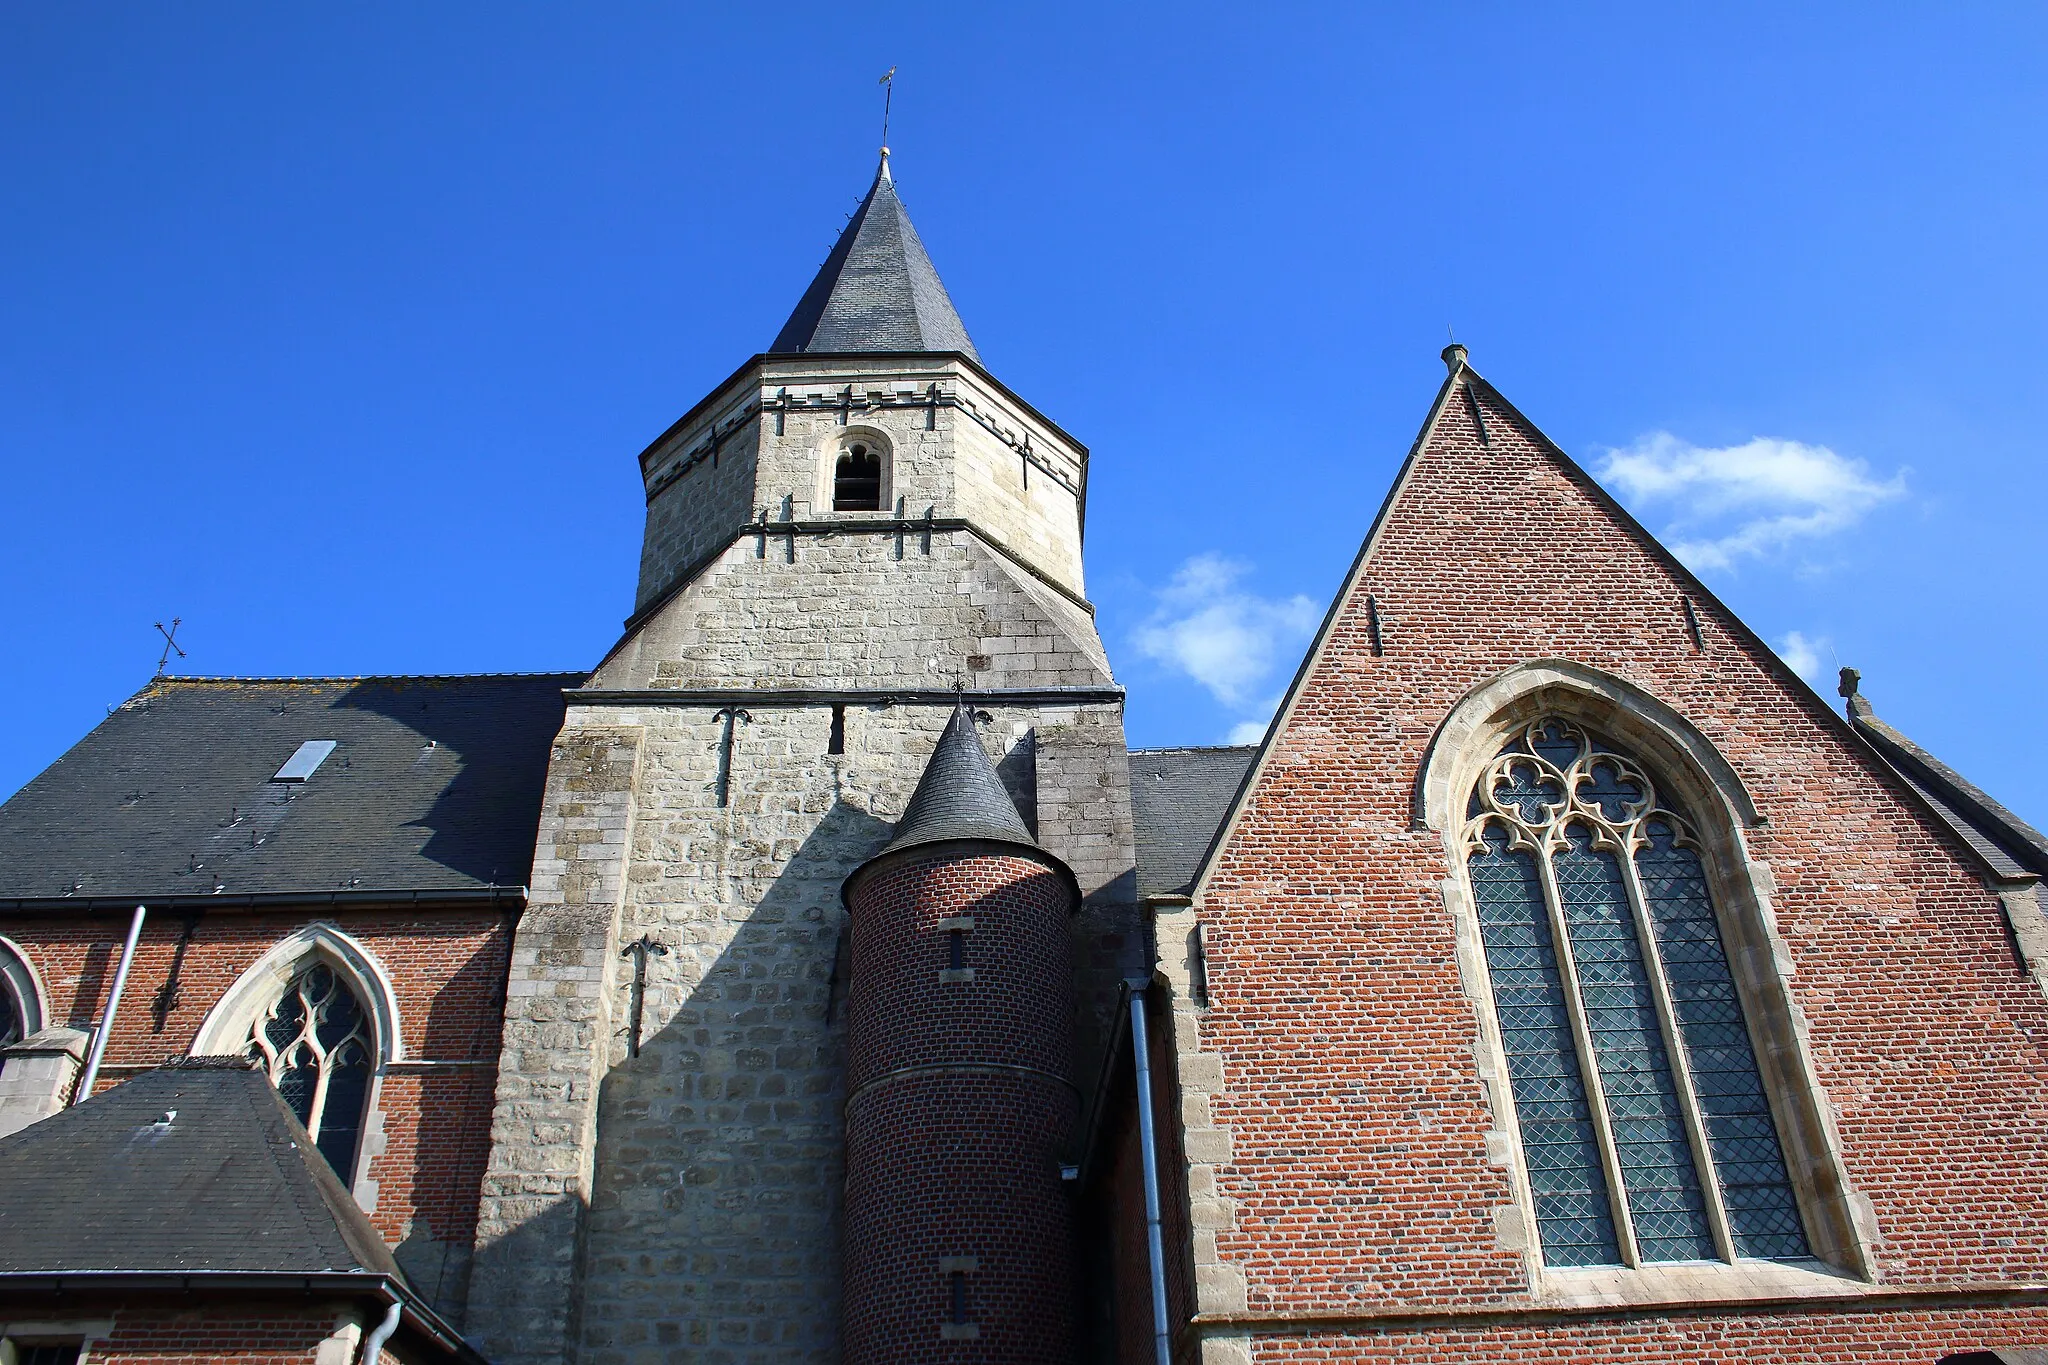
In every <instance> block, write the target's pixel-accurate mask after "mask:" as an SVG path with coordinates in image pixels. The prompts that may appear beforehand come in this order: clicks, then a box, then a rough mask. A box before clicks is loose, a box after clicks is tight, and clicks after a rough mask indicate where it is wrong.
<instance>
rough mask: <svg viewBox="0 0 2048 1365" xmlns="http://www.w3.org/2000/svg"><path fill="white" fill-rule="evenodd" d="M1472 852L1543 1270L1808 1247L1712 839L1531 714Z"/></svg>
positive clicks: (1553, 721) (1563, 725) (1468, 843)
mask: <svg viewBox="0 0 2048 1365" xmlns="http://www.w3.org/2000/svg"><path fill="white" fill-rule="evenodd" d="M1463 847H1464V850H1465V864H1466V871H1467V876H1468V877H1469V879H1470V883H1471V887H1472V893H1473V900H1474V903H1475V905H1476V907H1477V910H1478V919H1479V930H1480V938H1481V941H1482V944H1483V947H1484V952H1485V959H1486V966H1487V974H1488V976H1489V977H1490V979H1491V983H1492V990H1493V996H1494V1012H1495V1017H1496V1019H1497V1022H1498V1024H1499V1028H1500V1033H1501V1040H1502V1045H1503V1047H1504V1050H1505V1052H1506V1054H1507V1062H1508V1072H1509V1084H1510V1089H1511V1091H1512V1094H1513V1100H1514V1108H1515V1118H1516V1124H1517V1127H1518V1129H1519V1131H1520V1136H1521V1147H1522V1156H1523V1163H1524V1166H1525V1168H1526V1169H1527V1172H1528V1179H1529V1184H1530V1192H1531V1194H1532V1196H1533V1199H1534V1204H1535V1214H1536V1231H1537V1238H1538V1241H1539V1243H1540V1245H1541V1249H1542V1254H1543V1259H1544V1261H1545V1263H1546V1264H1548V1265H1550V1266H1552V1267H1571V1266H1597V1265H1623V1266H1638V1265H1645V1264H1650V1263H1655V1262H1672V1261H1711V1260H1721V1261H1733V1260H1736V1259H1738V1258H1743V1257H1758V1258H1773V1259H1796V1258H1803V1257H1806V1256H1808V1255H1810V1254H1811V1253H1810V1250H1809V1246H1808V1241H1807V1235H1806V1230H1805V1227H1804V1224H1803V1222H1802V1219H1801V1216H1800V1211H1799V1205H1798V1200H1797V1197H1796V1193H1795V1191H1794V1190H1793V1187H1792V1182H1791V1177H1790V1175H1789V1174H1788V1171H1787V1168H1786V1164H1785V1159H1784V1155H1783V1151H1782V1148H1781V1146H1780V1142H1779V1136H1778V1131H1777V1127H1776V1124H1775V1122H1774V1120H1773V1118H1772V1113H1771V1108H1770V1103H1769V1098H1768V1096H1767V1094H1766V1092H1765V1090H1764V1085H1763V1081H1762V1078H1761V1076H1760V1074H1759V1070H1758V1067H1757V1061H1756V1057H1755V1054H1754V1052H1753V1051H1752V1049H1751V1045H1750V1038H1749V1032H1748V1028H1747V1024H1746V1022H1745V1019H1744V1016H1743V1006H1742V1001H1741V999H1740V996H1739V994H1738V992H1737V989H1736V985H1735V980H1734V977H1733V975H1732V974H1731V972H1730V970H1729V964H1728V955H1727V951H1726V949H1725V947H1724V946H1723V943H1722V938H1721V929H1720V925H1719V921H1718V920H1717V919H1716V916H1715V911H1714V906H1713V901H1712V897H1711V895H1710V893H1709V891H1708V879H1707V872H1706V866H1705V863H1704V862H1703V859H1704V857H1705V856H1706V855H1705V849H1704V846H1703V845H1702V843H1701V842H1700V840H1699V839H1698V838H1697V837H1696V835H1695V833H1694V831H1693V828H1692V826H1691V825H1689V824H1688V823H1687V820H1686V818H1685V817H1684V816H1683V815H1682V814H1681V813H1679V812H1678V811H1677V810H1675V809H1673V808H1672V804H1671V803H1670V802H1668V801H1667V800H1666V799H1665V798H1663V797H1661V796H1660V795H1659V793H1658V791H1657V788H1656V786H1655V784H1654V783H1653V782H1652V780H1651V777H1650V774H1649V772H1648V771H1647V769H1646V768H1645V766H1644V765H1643V764H1641V763H1640V762H1638V761H1637V760H1636V759H1635V758H1634V757H1633V756H1632V755H1630V754H1628V753H1625V752H1623V751H1621V750H1620V749H1619V748H1617V747H1615V746H1613V745H1610V744H1607V743H1605V742H1604V741H1602V740H1601V739H1599V738H1598V737H1596V736H1594V735H1592V734H1591V733H1589V732H1587V731H1585V730H1584V729H1581V728H1579V727H1577V726H1575V725H1573V724H1571V723H1569V722H1567V721H1565V720H1562V719H1560V718H1557V717H1554V716H1553V717H1545V718H1542V719H1539V720H1537V721H1535V722H1534V723H1533V724H1530V725H1528V726H1526V727H1525V728H1523V729H1522V730H1521V731H1520V732H1519V733H1517V734H1516V735H1515V736H1514V738H1513V739H1511V740H1510V741H1509V742H1508V743H1507V744H1506V746H1505V747H1503V748H1502V749H1501V750H1500V752H1499V753H1498V754H1497V755H1496V756H1495V757H1494V758H1493V760H1492V761H1491V762H1490V763H1488V764H1487V766H1486V767H1485V768H1484V769H1483V770H1482V772H1481V773H1480V776H1479V779H1478V781H1477V782H1476V783H1475V785H1474V788H1473V790H1472V793H1471V797H1470V801H1469V803H1468V805H1467V808H1466V822H1465V829H1464V837H1463Z"/></svg>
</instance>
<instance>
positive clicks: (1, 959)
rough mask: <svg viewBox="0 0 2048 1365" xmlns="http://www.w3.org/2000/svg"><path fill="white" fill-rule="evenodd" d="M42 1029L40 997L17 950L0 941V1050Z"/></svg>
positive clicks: (33, 974)
mask: <svg viewBox="0 0 2048 1365" xmlns="http://www.w3.org/2000/svg"><path fill="white" fill-rule="evenodd" d="M42 1026H43V1009H42V993H41V992H40V991H39V990H37V988H36V977H35V973H34V972H33V971H31V970H30V969H29V965H28V959H27V958H26V957H24V956H22V953H21V950H20V949H18V948H16V947H15V946H14V945H13V944H12V943H10V942H8V941H7V940H6V939H0V1047H12V1046H13V1045H14V1044H16V1043H18V1042H20V1041H21V1040H22V1039H24V1038H27V1037H28V1036H29V1035H30V1034H32V1033H35V1032H36V1031H37V1030H39V1029H41V1028H42Z"/></svg>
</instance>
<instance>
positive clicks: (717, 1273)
mask: <svg viewBox="0 0 2048 1365" xmlns="http://www.w3.org/2000/svg"><path fill="white" fill-rule="evenodd" d="M748 709H749V710H750V711H751V714H752V718H751V720H750V721H741V722H739V723H737V725H736V727H735V730H736V733H735V739H734V744H733V756H732V762H731V768H730V773H729V804H728V805H726V806H723V807H721V806H719V805H718V804H717V792H716V781H717V771H718V755H719V750H720V747H721V746H722V743H723V735H724V722H723V721H722V720H721V719H720V718H719V717H718V715H717V713H716V711H715V710H714V709H713V708H712V707H710V706H708V705H701V704H699V705H690V706H672V707H671V706H660V705H655V704H647V703H633V704H631V705H622V706H618V707H613V708H607V710H608V713H609V714H610V715H611V716H612V718H613V719H614V720H615V721H616V722H617V723H620V724H625V725H631V726H634V727H636V728H639V729H642V730H643V731H644V732H645V734H646V736H647V740H646V748H645V758H644V763H643V772H642V779H641V783H640V789H639V796H638V800H637V801H636V805H635V810H634V815H633V827H634V838H633V850H632V853H633V864H632V872H631V882H630V894H629V901H628V906H627V910H626V912H625V916H624V920H623V923H622V924H621V926H620V929H619V931H618V936H617V938H618V943H619V944H620V945H621V946H623V944H625V943H629V942H632V941H634V940H636V939H638V938H640V937H641V936H642V935H643V934H644V935H647V936H649V937H650V938H652V939H653V940H654V941H656V942H658V943H660V944H661V945H662V946H663V947H664V948H666V949H667V950H668V951H667V954H666V955H665V956H654V957H652V958H651V960H650V965H649V969H648V980H647V984H646V987H645V993H644V998H643V1005H642V1026H641V1041H640V1045H639V1055H638V1056H637V1057H635V1056H631V1055H630V1053H631V1052H632V1040H631V1037H630V1035H629V1032H628V1029H629V1027H630V1016H631V1006H632V999H631V980H630V972H629V970H625V969H622V970H621V972H620V974H619V975H617V976H616V977H615V978H614V981H613V983H612V986H611V993H612V1002H611V1008H610V1019H611V1021H612V1029H611V1036H610V1042H609V1051H608V1055H607V1059H606V1060H607V1062H608V1064H609V1066H610V1067H611V1070H610V1073H609V1075H608V1076H607V1077H606V1079H605V1082H604V1088H603V1094H602V1109H601V1113H600V1117H599V1122H598V1128H597V1145H596V1152H595V1161H596V1172H595V1183H594V1186H593V1191H594V1193H593V1201H592V1212H591V1217H590V1224H589V1231H588V1250H587V1255H586V1260H585V1269H584V1278H583V1282H582V1288H581V1291H580V1292H581V1295H582V1305H583V1307H582V1312H583V1323H584V1326H583V1336H582V1341H581V1354H580V1355H579V1359H581V1360H583V1361H584V1362H585V1363H586V1365H629V1363H635V1365H637V1362H643V1361H645V1362H652V1361H654V1360H657V1359H666V1358H668V1356H669V1355H670V1354H672V1353H673V1352H674V1351H676V1350H684V1349H686V1350H691V1351H696V1352H700V1353H702V1354H701V1358H702V1359H705V1360H707V1361H730V1362H748V1363H749V1365H753V1363H755V1362H759V1363H761V1365H766V1363H767V1362H778V1363H779V1362H796V1361H829V1360H833V1359H835V1358H836V1351H837V1345H838V1330H839V1319H838V1277H839V1264H838V1248H839V1216H840V1215H839V1199H840V1189H841V1184H842V1181H843V1168H842V1164H841V1163H842V1155H843V1152H842V1149H843V1143H844V1133H843V1129H842V1125H841V1115H840V1106H841V1105H842V1104H843V1102H844V1098H845V1087H844V1055H843V1053H844V1045H843V1027H844V1000H845V993H846V985H847V983H846V981H845V980H844V977H843V976H837V977H836V976H835V973H838V972H843V970H844V968H843V967H842V966H841V964H842V963H843V962H844V961H845V958H844V956H843V955H842V953H841V951H840V938H841V933H842V924H843V919H844V909H843V906H842V904H841V901H840V884H841V882H842V880H843V879H844V877H845V876H846V874H847V873H849V872H851V871H852V870H853V868H855V867H856V866H858V865H859V864H860V863H861V862H862V861H864V860H865V859H866V858H868V857H870V856H872V855H873V854H874V853H875V852H876V851H877V850H879V849H880V848H881V847H882V845H883V844H885V843H886V842H887V840H888V837H889V831H890V827H891V824H892V822H893V821H894V820H895V818H896V817H897V815H899V814H900V813H901V810H902V808H903V804H904V803H905V802H906V801H907V800H908V799H909V796H910V793H911V791H912V790H913V789H914V788H915V786H916V783H917V779H918V777H919V776H920V775H921V774H922V772H923V769H924V765H925V762H926V761H927V759H928V758H929V756H930V753H931V749H932V746H933V744H934V743H935V742H936V741H937V737H938V734H939V731H940V730H941V729H942V728H943V726H944V722H945V720H946V718H947V714H948V711H947V708H946V707H945V706H943V705H936V704H934V705H882V704H862V705H852V706H848V707H847V708H846V716H845V740H846V744H845V747H846V752H845V753H844V754H841V755H832V754H828V753H827V752H826V749H827V747H828V743H827V741H828V736H829V730H830V726H831V710H830V707H829V706H823V705H811V706H779V705H777V706H769V705H762V704H759V703H754V704H751V705H750V707H749V708H748ZM986 710H987V711H988V713H989V715H990V719H989V720H988V721H987V722H986V723H985V724H984V725H983V726H982V727H981V728H982V733H983V737H984V742H985V743H987V744H988V745H989V747H990V749H991V752H992V754H994V755H996V756H997V757H998V758H999V759H1000V758H1003V757H1007V755H1006V754H1005V753H1004V750H1005V749H1011V750H1014V749H1015V748H1016V747H1017V746H1018V745H1020V744H1023V743H1025V742H1026V741H1027V740H1031V739H1036V740H1037V742H1038V745H1039V747H1040V748H1041V749H1043V747H1045V746H1046V745H1047V742H1048V736H1050V737H1051V740H1050V747H1052V748H1054V749H1057V748H1059V747H1060V737H1061V736H1062V735H1063V734H1065V733H1066V732H1067V731H1068V730H1070V729H1071V730H1087V729H1094V728H1103V729H1106V730H1109V731H1111V732H1112V733H1115V734H1118V735H1120V733H1121V732H1120V727H1119V726H1118V724H1117V708H1116V707H1115V706H1113V705H1107V704H1098V705H1094V706H1088V707H1072V708H1062V709H1059V710H1057V711H1045V710H1035V709H1031V708H1023V707H1005V706H989V707H987V708H986ZM1048 795H1049V794H1048V793H1046V792H1045V791H1044V790H1043V789H1042V788H1041V791H1040V810H1041V816H1040V819H1041V826H1042V828H1043V827H1045V826H1048V825H1058V824H1060V823H1061V821H1063V820H1064V819H1065V818H1066V816H1065V813H1064V809H1063V807H1064V804H1065V800H1066V798H1065V797H1064V795H1061V794H1058V793H1052V794H1050V795H1051V796H1052V797H1053V799H1051V800H1048V799H1047V798H1048ZM1046 842H1047V844H1048V846H1049V847H1050V848H1051V850H1052V851H1053V852H1054V853H1056V854H1059V855H1060V856H1062V857H1065V856H1067V853H1068V851H1069V850H1067V849H1063V848H1062V847H1061V843H1062V842H1063V841H1062V840H1061V839H1059V838H1055V837H1048V838H1047V839H1046ZM1071 851H1072V852H1073V853H1074V854H1076V855H1079V856H1086V851H1085V850H1081V849H1073V850H1071ZM1096 861H1097V862H1102V861H1105V860H1104V859H1102V858H1101V857H1100V856H1099V855H1097V857H1096Z"/></svg>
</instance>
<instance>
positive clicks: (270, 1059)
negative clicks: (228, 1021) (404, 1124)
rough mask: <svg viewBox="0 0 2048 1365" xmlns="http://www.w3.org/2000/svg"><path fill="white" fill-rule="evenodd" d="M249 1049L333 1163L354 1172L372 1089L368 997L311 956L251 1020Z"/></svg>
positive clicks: (344, 1173) (346, 1175)
mask: <svg viewBox="0 0 2048 1365" xmlns="http://www.w3.org/2000/svg"><path fill="white" fill-rule="evenodd" d="M249 1054H250V1055H251V1056H253V1057H255V1058H257V1059H258V1060H259V1061H261V1062H262V1063H263V1064H264V1067H265V1069H266V1070H267V1071H268V1072H269V1074H270V1081H271V1084H273V1085H275V1086H276V1087H277V1093H278V1094H279V1095H280V1096H282V1097H283V1098H284V1102H285V1104H286V1105H287V1106H288V1107H289V1108H290V1109H291V1111H292V1112H293V1113H294V1114H296V1115H298V1118H299V1122H300V1123H302V1124H304V1125H305V1126H306V1131H307V1133H309V1134H311V1135H312V1138H313V1142H314V1145H315V1146H317V1147H319V1149H320V1154H321V1155H322V1156H324V1157H326V1158H327V1164H328V1165H330V1166H332V1167H333V1168H334V1171H335V1174H337V1175H339V1176H340V1177H341V1178H342V1180H344V1181H347V1180H349V1179H350V1178H351V1176H352V1175H353V1173H354V1168H355V1160H356V1144H357V1142H358V1141H359V1140H360V1138H361V1137H362V1130H363V1108H364V1103H365V1101H366V1100H367V1099H368V1098H369V1093H370V1031H369V1021H368V1020H367V1019H366V1018H365V1016H364V1014H363V1006H362V1002H361V1001H359V1000H357V999H356V997H355V994H354V993H353V992H352V991H350V990H349V988H348V986H347V985H346V984H345V983H344V982H343V981H342V979H341V978H340V977H339V976H338V975H336V973H335V971H334V969H333V968H332V967H329V966H328V965H327V964H326V963H324V962H314V963H311V964H309V965H307V966H305V967H303V968H301V969H300V970H299V972H298V974H297V975H295V976H293V977H292V979H291V982H290V984H289V985H287V986H286V987H285V988H284V992H283V993H282V994H281V995H279V996H278V998H277V999H276V1000H275V1001H274V1002H272V1004H271V1006H270V1009H269V1010H268V1011H267V1012H265V1014H264V1016H263V1017H262V1018H260V1019H258V1020H257V1021H256V1023H255V1024H254V1025H253V1026H252V1027H251V1028H250V1030H249Z"/></svg>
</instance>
